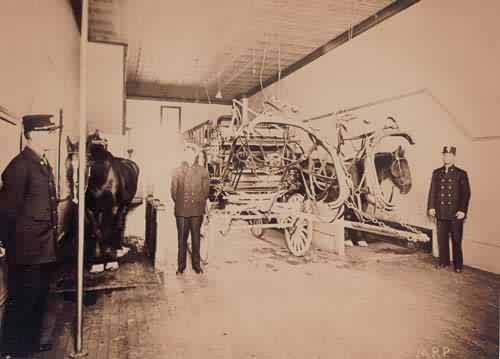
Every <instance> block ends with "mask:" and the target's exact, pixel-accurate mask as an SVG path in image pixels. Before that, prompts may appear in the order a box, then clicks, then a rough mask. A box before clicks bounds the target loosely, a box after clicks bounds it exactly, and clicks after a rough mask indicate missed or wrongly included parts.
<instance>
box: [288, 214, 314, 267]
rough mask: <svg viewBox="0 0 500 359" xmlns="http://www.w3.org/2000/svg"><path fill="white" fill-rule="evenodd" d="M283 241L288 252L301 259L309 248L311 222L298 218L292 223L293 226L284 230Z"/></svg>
mask: <svg viewBox="0 0 500 359" xmlns="http://www.w3.org/2000/svg"><path fill="white" fill-rule="evenodd" d="M285 240H286V245H287V247H288V250H289V251H290V252H291V253H292V254H293V255H294V256H297V257H302V256H303V255H305V254H306V253H307V251H308V250H309V248H310V247H311V242H312V222H311V220H310V219H309V218H307V217H303V216H300V217H298V218H297V219H295V220H294V221H293V226H292V227H288V228H285Z"/></svg>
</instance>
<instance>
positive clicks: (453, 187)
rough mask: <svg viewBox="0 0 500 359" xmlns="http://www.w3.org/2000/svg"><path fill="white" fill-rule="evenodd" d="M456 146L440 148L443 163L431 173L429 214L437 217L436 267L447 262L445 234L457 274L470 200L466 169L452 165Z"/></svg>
mask: <svg viewBox="0 0 500 359" xmlns="http://www.w3.org/2000/svg"><path fill="white" fill-rule="evenodd" d="M455 155H456V148H455V147H452V146H445V147H444V148H443V163H444V166H443V167H440V168H438V169H435V170H434V172H433V173H432V181H431V188H430V190H429V198H428V205H427V208H428V211H429V215H430V216H432V217H436V219H437V237H438V247H439V264H438V268H444V267H447V266H449V265H450V251H449V237H450V234H451V241H452V245H453V266H454V268H455V272H457V273H460V272H461V271H462V266H463V256H462V233H463V226H464V220H465V218H466V216H467V210H468V207H469V200H470V195H471V193H470V185H469V179H468V176H467V172H465V171H464V170H462V169H460V168H458V167H456V166H455Z"/></svg>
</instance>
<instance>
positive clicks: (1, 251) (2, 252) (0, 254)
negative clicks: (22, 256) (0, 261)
mask: <svg viewBox="0 0 500 359" xmlns="http://www.w3.org/2000/svg"><path fill="white" fill-rule="evenodd" d="M4 256H5V248H4V247H0V258H2V257H4Z"/></svg>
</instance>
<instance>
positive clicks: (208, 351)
mask: <svg viewBox="0 0 500 359" xmlns="http://www.w3.org/2000/svg"><path fill="white" fill-rule="evenodd" d="M265 238H266V240H256V239H254V238H253V237H251V236H250V235H248V233H246V232H241V233H236V234H233V235H232V236H228V237H225V238H221V239H220V241H219V242H218V244H217V248H218V249H217V253H211V256H210V258H209V264H208V266H206V267H205V273H204V274H203V275H201V276H199V275H196V274H195V273H193V272H192V271H189V269H188V271H187V273H185V274H184V276H182V277H176V276H175V274H174V272H175V268H174V267H172V268H171V271H169V272H168V273H166V274H165V279H164V284H163V285H162V284H161V281H160V280H159V278H158V276H157V275H156V274H155V273H154V271H152V269H151V267H150V265H149V264H147V262H146V261H140V262H138V263H129V264H128V267H127V265H124V266H122V268H120V270H119V271H118V272H116V273H114V274H112V275H115V276H117V277H116V281H117V282H121V283H128V284H127V285H124V287H123V288H126V289H122V290H120V289H114V290H103V289H99V290H96V291H94V292H93V293H95V294H96V297H95V298H94V299H95V304H93V305H87V306H86V307H85V312H84V313H85V314H84V318H85V321H84V348H85V350H86V351H87V352H88V358H92V359H94V358H96V359H101V358H102V359H126V358H127V359H131V358H141V359H145V358H147V359H156V358H158V359H191V358H192V359H198V358H204V359H212V358H213V359H215V358H228V359H229V358H231V359H232V358H249V359H255V358H259V359H263V358H264V359H275V358H279V359H281V358H283V359H285V358H286V359H291V358H297V359H302V358H325V359H330V358H346V359H351V358H352V359H357V358H368V357H369V358H375V359H378V358H380V359H382V358H384V359H385V358H394V359H396V358H397V359H399V358H409V359H412V358H433V359H435V358H446V359H450V358H453V359H454V358H459V359H462V358H463V359H483V358H484V359H490V358H498V332H499V327H498V313H499V307H498V293H499V290H500V280H499V278H500V277H499V276H498V275H493V274H491V273H486V272H482V271H479V270H475V269H471V268H467V267H466V268H465V270H464V272H463V273H461V274H456V273H454V272H453V271H451V270H436V269H435V268H434V266H433V259H432V258H431V257H430V256H429V255H428V254H426V253H421V252H413V251H411V250H404V249H401V248H400V247H395V246H393V245H389V244H386V243H377V244H370V246H369V247H368V248H360V247H354V248H348V249H347V256H346V257H345V258H339V257H338V256H336V255H335V254H332V253H327V252H324V251H320V250H313V251H311V253H309V254H308V255H307V256H305V257H303V258H295V257H293V256H290V255H289V253H288V251H287V250H286V248H284V246H283V240H282V238H281V237H280V236H279V235H277V234H276V233H274V234H273V233H270V234H269V233H266V237H265ZM465 255H466V254H465ZM107 275H111V274H107ZM134 283H135V284H134ZM63 294H64V293H59V294H56V295H55V297H54V300H53V301H52V303H55V304H56V307H57V310H58V318H57V322H56V330H55V333H56V336H57V341H56V348H55V349H54V350H53V351H52V352H50V353H44V354H37V355H36V356H34V358H36V359H49V358H50V359H53V358H56V359H58V358H66V357H68V355H69V354H71V353H72V352H73V351H74V346H73V344H74V343H73V341H72V338H73V318H74V312H75V303H74V302H72V301H70V300H65V299H64V298H63ZM67 299H68V298H67ZM90 299H92V298H90Z"/></svg>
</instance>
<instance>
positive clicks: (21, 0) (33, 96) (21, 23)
mask: <svg viewBox="0 0 500 359" xmlns="http://www.w3.org/2000/svg"><path fill="white" fill-rule="evenodd" d="M0 20H1V21H0V43H1V44H2V56H0V82H1V86H0V105H1V106H3V107H6V108H7V109H8V110H9V111H10V112H12V113H14V114H15V115H16V116H17V117H21V116H23V115H25V114H29V113H48V114H53V115H54V118H53V120H54V121H56V122H58V121H59V110H60V109H62V110H63V116H64V126H65V128H64V131H63V135H64V136H65V135H73V136H74V135H76V134H77V131H78V125H77V124H78V119H79V69H80V43H79V39H80V34H79V32H78V28H77V26H76V22H75V20H74V17H73V13H72V10H71V6H70V4H69V2H68V1H65V0H46V1H43V2H42V1H38V0H2V4H1V12H0ZM0 134H1V136H2V141H1V143H0V149H2V151H0V153H2V154H3V153H5V151H3V148H2V146H4V144H5V139H4V138H3V137H4V136H7V134H6V133H5V132H4V131H2V132H1V133H0ZM18 138H19V137H17V139H16V140H14V141H18ZM9 140H11V139H10V138H9ZM56 148H57V140H55V141H54V151H52V153H50V161H51V163H52V164H53V167H54V168H56V161H57V153H56V151H55V150H56ZM65 149H66V148H65V142H62V159H64V158H65ZM9 155H10V154H9ZM61 167H64V166H61ZM2 170H3V167H1V168H0V171H2ZM62 179H64V175H63V176H62ZM63 190H64V186H63ZM62 195H63V196H64V193H63V194H62Z"/></svg>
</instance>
